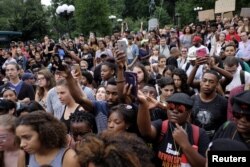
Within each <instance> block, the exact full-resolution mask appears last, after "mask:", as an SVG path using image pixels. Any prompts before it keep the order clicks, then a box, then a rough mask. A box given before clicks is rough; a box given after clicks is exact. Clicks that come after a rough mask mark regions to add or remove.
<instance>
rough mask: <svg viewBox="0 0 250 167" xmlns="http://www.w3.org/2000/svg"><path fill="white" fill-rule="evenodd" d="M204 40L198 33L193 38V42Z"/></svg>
mask: <svg viewBox="0 0 250 167" xmlns="http://www.w3.org/2000/svg"><path fill="white" fill-rule="evenodd" d="M201 41H202V38H201V37H200V36H198V35H196V36H194V38H193V42H201Z"/></svg>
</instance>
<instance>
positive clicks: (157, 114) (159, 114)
mask: <svg viewBox="0 0 250 167" xmlns="http://www.w3.org/2000/svg"><path fill="white" fill-rule="evenodd" d="M150 118H151V121H155V120H158V119H161V120H166V119H167V118H168V115H167V111H165V110H163V109H160V108H154V109H152V110H151V111H150Z"/></svg>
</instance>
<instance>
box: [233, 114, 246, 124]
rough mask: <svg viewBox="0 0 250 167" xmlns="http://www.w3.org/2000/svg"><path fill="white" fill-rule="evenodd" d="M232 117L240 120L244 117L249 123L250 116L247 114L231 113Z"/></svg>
mask: <svg viewBox="0 0 250 167" xmlns="http://www.w3.org/2000/svg"><path fill="white" fill-rule="evenodd" d="M233 116H234V118H236V119H241V118H242V117H245V118H246V120H247V121H248V122H250V115H249V114H244V113H239V112H233Z"/></svg>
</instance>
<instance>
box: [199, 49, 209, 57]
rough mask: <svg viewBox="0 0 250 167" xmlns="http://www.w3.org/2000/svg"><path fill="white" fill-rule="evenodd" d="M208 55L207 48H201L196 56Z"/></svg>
mask: <svg viewBox="0 0 250 167" xmlns="http://www.w3.org/2000/svg"><path fill="white" fill-rule="evenodd" d="M206 55H207V50H206V48H201V49H198V50H197V51H196V56H197V57H206Z"/></svg>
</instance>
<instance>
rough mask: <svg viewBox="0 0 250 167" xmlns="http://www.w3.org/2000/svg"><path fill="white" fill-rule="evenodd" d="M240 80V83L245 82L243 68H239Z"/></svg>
mask: <svg viewBox="0 0 250 167" xmlns="http://www.w3.org/2000/svg"><path fill="white" fill-rule="evenodd" d="M240 81H241V84H242V85H243V84H245V72H244V71H243V70H240Z"/></svg>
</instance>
